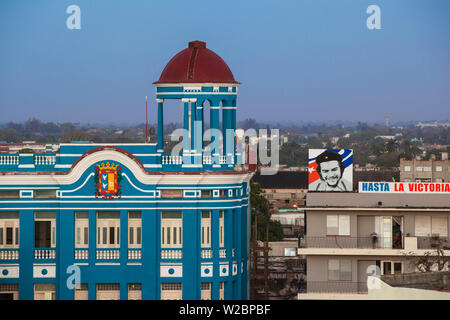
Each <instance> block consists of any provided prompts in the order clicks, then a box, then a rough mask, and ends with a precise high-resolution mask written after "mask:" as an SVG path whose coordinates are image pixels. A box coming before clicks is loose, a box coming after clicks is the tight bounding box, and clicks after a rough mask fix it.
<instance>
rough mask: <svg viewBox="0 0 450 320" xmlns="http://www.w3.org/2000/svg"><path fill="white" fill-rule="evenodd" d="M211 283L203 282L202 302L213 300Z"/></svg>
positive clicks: (201, 286)
mask: <svg viewBox="0 0 450 320" xmlns="http://www.w3.org/2000/svg"><path fill="white" fill-rule="evenodd" d="M211 287H212V283H211V282H202V283H201V284H200V292H201V300H211Z"/></svg>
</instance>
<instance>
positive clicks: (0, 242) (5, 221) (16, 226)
mask: <svg viewBox="0 0 450 320" xmlns="http://www.w3.org/2000/svg"><path fill="white" fill-rule="evenodd" d="M5 213H10V212H5ZM11 213H12V212H11ZM14 214H16V212H14ZM1 217H2V216H1V215H0V248H1V249H18V248H19V245H20V220H19V218H1ZM8 228H11V229H12V243H11V244H7V243H6V235H7V229H8Z"/></svg>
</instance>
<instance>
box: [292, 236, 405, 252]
mask: <svg viewBox="0 0 450 320" xmlns="http://www.w3.org/2000/svg"><path fill="white" fill-rule="evenodd" d="M401 240H402V239H400V241H394V240H393V238H390V237H385V238H382V237H377V240H376V241H374V240H373V238H372V237H347V236H328V237H313V236H311V237H309V236H307V237H306V238H302V239H300V241H299V247H300V248H346V249H350V248H359V249H403V243H402V241H401Z"/></svg>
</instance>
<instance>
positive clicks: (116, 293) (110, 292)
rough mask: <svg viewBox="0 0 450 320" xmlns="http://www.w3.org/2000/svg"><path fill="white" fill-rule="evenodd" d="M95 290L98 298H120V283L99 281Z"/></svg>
mask: <svg viewBox="0 0 450 320" xmlns="http://www.w3.org/2000/svg"><path fill="white" fill-rule="evenodd" d="M108 287H111V288H108ZM116 288H118V289H116ZM95 290H96V293H95V294H96V299H97V300H120V285H118V284H117V283H97V284H96V286H95Z"/></svg>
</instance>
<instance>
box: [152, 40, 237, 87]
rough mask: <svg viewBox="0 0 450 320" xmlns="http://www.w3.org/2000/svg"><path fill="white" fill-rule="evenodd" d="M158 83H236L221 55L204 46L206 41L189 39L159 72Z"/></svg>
mask: <svg viewBox="0 0 450 320" xmlns="http://www.w3.org/2000/svg"><path fill="white" fill-rule="evenodd" d="M159 83H236V84H239V82H237V81H236V80H234V77H233V73H232V72H231V70H230V68H228V66H227V64H226V63H225V61H223V59H222V58H221V57H219V56H218V55H217V54H216V53H215V52H213V51H211V50H209V49H207V48H206V42H202V41H191V42H189V47H188V48H186V49H184V50H182V51H180V52H179V53H178V54H176V55H175V56H174V57H173V58H172V59H171V60H170V61H169V63H168V64H167V65H166V67H165V68H164V70H163V71H162V72H161V76H160V77H159V80H158V81H156V82H154V84H159Z"/></svg>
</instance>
